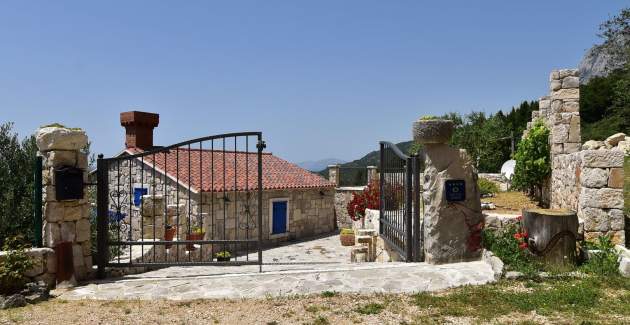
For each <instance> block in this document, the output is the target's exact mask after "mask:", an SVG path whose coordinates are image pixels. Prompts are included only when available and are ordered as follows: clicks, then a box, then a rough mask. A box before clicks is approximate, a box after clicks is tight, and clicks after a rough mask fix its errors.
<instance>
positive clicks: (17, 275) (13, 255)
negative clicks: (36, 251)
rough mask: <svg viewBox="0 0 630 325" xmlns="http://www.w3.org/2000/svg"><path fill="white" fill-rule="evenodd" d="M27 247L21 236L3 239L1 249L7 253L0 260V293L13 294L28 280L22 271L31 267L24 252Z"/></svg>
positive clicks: (30, 261)
mask: <svg viewBox="0 0 630 325" xmlns="http://www.w3.org/2000/svg"><path fill="white" fill-rule="evenodd" d="M29 247H30V246H29V245H28V244H25V239H24V237H23V236H15V237H11V238H7V239H6V240H5V242H4V245H3V247H2V249H3V250H4V251H6V252H7V253H6V255H5V256H4V259H3V260H2V262H0V293H2V294H13V293H15V292H18V291H20V290H22V289H23V288H24V286H25V285H26V283H27V282H28V278H27V277H26V276H25V275H24V273H25V272H26V271H28V269H30V268H31V267H33V261H32V259H31V257H30V256H29V255H28V254H27V253H26V250H27V248H29Z"/></svg>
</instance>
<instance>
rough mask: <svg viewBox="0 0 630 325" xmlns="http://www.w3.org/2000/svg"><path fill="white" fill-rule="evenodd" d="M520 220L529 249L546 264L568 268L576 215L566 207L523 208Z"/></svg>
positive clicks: (573, 254) (571, 260)
mask: <svg viewBox="0 0 630 325" xmlns="http://www.w3.org/2000/svg"><path fill="white" fill-rule="evenodd" d="M523 222H524V227H525V231H526V232H527V233H528V235H529V237H528V241H527V243H528V245H529V250H530V251H531V252H532V253H534V255H536V256H538V258H540V260H541V261H542V262H544V263H545V264H546V265H547V266H549V267H552V268H553V269H556V270H567V269H570V268H571V267H572V266H574V265H575V263H576V249H575V247H576V238H577V235H578V233H577V232H578V217H577V214H576V213H575V212H573V211H570V210H556V209H553V210H552V209H525V210H523Z"/></svg>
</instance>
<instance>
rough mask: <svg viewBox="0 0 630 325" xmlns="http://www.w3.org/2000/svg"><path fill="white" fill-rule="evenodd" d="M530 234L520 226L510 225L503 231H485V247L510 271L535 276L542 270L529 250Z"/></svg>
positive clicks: (483, 236) (483, 233) (483, 240)
mask: <svg viewBox="0 0 630 325" xmlns="http://www.w3.org/2000/svg"><path fill="white" fill-rule="evenodd" d="M527 238H528V234H527V233H526V232H524V231H523V230H522V227H521V225H520V224H518V225H509V226H507V227H505V228H503V229H501V230H492V229H484V230H483V232H482V243H483V246H484V247H485V248H486V249H488V250H490V251H492V252H493V253H494V254H495V255H496V256H497V257H498V258H500V259H501V260H502V261H503V263H505V266H506V268H507V269H508V270H512V271H518V272H522V273H523V274H525V275H526V276H533V275H535V274H537V273H538V271H539V270H540V269H541V268H542V267H541V265H540V264H539V263H538V262H537V261H535V260H534V259H533V256H532V255H531V253H529V251H528V250H527V248H528V246H527Z"/></svg>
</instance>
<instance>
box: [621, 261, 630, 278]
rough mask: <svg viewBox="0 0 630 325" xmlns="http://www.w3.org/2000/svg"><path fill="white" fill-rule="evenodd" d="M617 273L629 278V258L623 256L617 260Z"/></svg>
mask: <svg viewBox="0 0 630 325" xmlns="http://www.w3.org/2000/svg"><path fill="white" fill-rule="evenodd" d="M619 274H621V275H622V276H624V277H626V278H630V258H628V257H623V258H622V259H621V261H619Z"/></svg>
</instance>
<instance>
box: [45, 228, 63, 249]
mask: <svg viewBox="0 0 630 325" xmlns="http://www.w3.org/2000/svg"><path fill="white" fill-rule="evenodd" d="M43 240H44V243H45V245H46V247H55V246H57V244H58V243H60V242H61V230H60V227H59V224H58V223H54V222H45V223H44V238H43Z"/></svg>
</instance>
